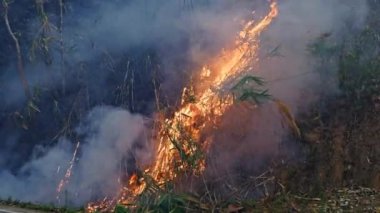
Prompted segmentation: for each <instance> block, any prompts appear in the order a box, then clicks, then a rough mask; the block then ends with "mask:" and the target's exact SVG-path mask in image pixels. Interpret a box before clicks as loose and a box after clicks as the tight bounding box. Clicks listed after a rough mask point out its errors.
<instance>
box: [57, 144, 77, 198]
mask: <svg viewBox="0 0 380 213" xmlns="http://www.w3.org/2000/svg"><path fill="white" fill-rule="evenodd" d="M79 145H80V142H79V141H78V143H77V146H76V147H75V150H74V153H73V157H72V158H71V160H70V163H69V168H67V170H66V173H65V176H64V177H63V178H62V180H61V181H60V182H59V184H58V187H57V200H59V195H60V193H61V192H62V189H63V188H64V186H65V185H66V184H67V183H68V182H69V179H70V177H71V173H72V170H73V166H74V162H75V158H76V156H77V153H78V149H79ZM58 171H59V167H58Z"/></svg>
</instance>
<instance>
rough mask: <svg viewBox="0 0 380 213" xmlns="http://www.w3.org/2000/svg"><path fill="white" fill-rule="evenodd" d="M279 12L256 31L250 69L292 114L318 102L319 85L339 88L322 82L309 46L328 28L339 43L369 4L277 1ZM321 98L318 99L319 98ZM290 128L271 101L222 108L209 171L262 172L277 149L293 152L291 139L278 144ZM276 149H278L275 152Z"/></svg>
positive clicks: (330, 71) (332, 74) (331, 71)
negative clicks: (256, 58) (256, 57)
mask: <svg viewBox="0 0 380 213" xmlns="http://www.w3.org/2000/svg"><path fill="white" fill-rule="evenodd" d="M278 3H279V16H278V18H276V19H275V20H274V22H273V23H272V24H271V25H270V26H269V27H268V29H266V30H265V31H264V32H263V34H262V35H261V49H260V62H259V66H258V68H257V69H256V70H254V71H253V72H252V73H250V74H252V75H255V76H260V77H262V78H263V79H264V80H265V81H266V82H267V83H266V85H265V86H264V87H263V88H264V89H265V88H266V89H269V94H270V95H272V96H273V97H274V98H276V99H279V100H281V101H283V102H284V103H285V104H286V105H287V106H288V107H289V108H290V110H291V111H292V113H293V114H294V116H297V114H298V113H301V112H304V111H305V110H307V109H309V106H310V105H311V104H319V103H320V102H319V100H320V99H319V98H320V93H321V91H324V90H326V89H327V90H328V91H327V92H328V93H329V94H330V95H332V94H336V93H338V92H339V90H338V89H337V84H336V82H329V83H328V82H324V81H325V79H322V77H321V73H320V70H319V68H320V66H321V64H320V61H318V60H316V57H315V56H313V55H311V53H310V52H309V50H308V48H309V45H310V44H312V43H313V42H315V41H316V40H317V39H318V38H320V37H321V36H323V35H324V34H327V35H326V36H327V37H328V38H327V39H328V42H329V43H331V44H333V45H338V44H341V43H342V42H343V41H344V40H346V39H349V38H350V36H353V35H355V33H357V32H358V31H360V30H362V29H364V28H365V21H366V16H367V13H368V6H367V2H366V1H364V0H363V1H357V0H286V1H279V2H278ZM328 62H329V63H327V64H326V65H325V66H324V67H323V72H324V73H326V74H327V75H329V77H328V78H329V79H335V78H336V77H337V76H336V73H337V60H336V58H333V57H331V58H329V60H328ZM321 104H323V103H321ZM289 134H291V131H289V126H288V125H287V124H286V122H284V119H283V117H282V116H281V114H280V112H279V110H278V108H277V107H276V105H275V104H274V103H273V102H268V103H266V104H263V105H261V106H259V108H258V109H255V110H249V109H246V108H245V107H244V106H235V107H233V108H232V109H231V112H227V113H226V115H225V116H224V118H223V122H222V125H221V127H220V129H219V130H217V131H216V133H215V136H214V138H215V141H214V146H215V148H214V153H213V156H212V159H211V165H212V166H211V168H209V169H210V172H211V174H213V175H216V176H219V175H225V176H224V177H226V178H227V179H228V177H231V176H233V174H237V173H239V172H242V173H244V172H253V173H255V172H256V173H257V172H262V170H263V169H268V166H270V163H271V161H272V159H274V158H276V157H277V154H285V155H288V156H287V157H290V156H292V155H297V156H298V157H300V156H299V154H297V153H296V152H297V149H296V148H295V147H294V145H293V144H292V145H291V144H287V145H286V146H285V147H284V146H282V142H284V140H286V136H288V135H289ZM280 152H281V153H280Z"/></svg>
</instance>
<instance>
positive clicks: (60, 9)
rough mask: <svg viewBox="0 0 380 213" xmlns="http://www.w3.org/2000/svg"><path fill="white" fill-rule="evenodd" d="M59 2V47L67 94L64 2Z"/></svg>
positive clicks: (63, 90) (60, 0) (59, 0)
mask: <svg viewBox="0 0 380 213" xmlns="http://www.w3.org/2000/svg"><path fill="white" fill-rule="evenodd" d="M58 2H59V17H60V24H59V28H58V32H59V46H60V54H61V64H60V69H61V74H62V92H63V94H65V93H66V73H65V67H64V66H65V61H64V60H65V47H64V43H63V0H58Z"/></svg>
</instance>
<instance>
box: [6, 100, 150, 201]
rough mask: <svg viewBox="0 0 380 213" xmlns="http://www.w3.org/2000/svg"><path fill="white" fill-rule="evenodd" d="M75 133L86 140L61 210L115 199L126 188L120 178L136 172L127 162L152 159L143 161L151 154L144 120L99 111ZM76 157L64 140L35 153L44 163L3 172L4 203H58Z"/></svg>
mask: <svg viewBox="0 0 380 213" xmlns="http://www.w3.org/2000/svg"><path fill="white" fill-rule="evenodd" d="M77 133H78V134H79V135H81V136H82V137H83V138H84V139H83V141H81V146H80V147H79V155H78V156H77V159H76V160H75V164H74V167H73V170H72V172H73V174H72V177H71V178H70V181H69V183H68V184H67V185H65V186H64V187H63V189H62V192H61V193H60V194H59V197H60V204H66V205H67V204H71V205H73V204H74V205H79V204H83V203H85V202H88V201H90V200H92V199H100V198H103V197H104V196H115V195H116V193H117V192H118V189H119V187H120V185H121V184H122V183H121V182H120V180H119V178H120V177H121V176H122V174H125V173H126V172H128V171H129V172H133V171H134V168H125V167H126V166H127V165H130V166H133V165H134V164H133V163H131V162H125V161H128V160H129V161H131V160H132V161H134V160H136V159H139V160H141V159H147V158H149V156H142V154H144V155H146V154H147V153H150V152H149V151H148V150H146V149H147V148H148V146H144V145H147V144H146V142H147V141H146V136H147V135H146V134H147V133H146V130H145V126H144V120H143V117H142V116H140V115H134V114H131V113H129V112H127V111H125V110H122V109H119V108H113V107H97V108H95V109H93V110H92V111H91V112H90V113H89V115H88V116H87V118H86V119H85V121H83V122H82V124H81V125H80V126H79V127H78V128H77ZM136 144H139V146H138V147H137V146H136ZM73 152H74V147H73V143H72V142H70V141H68V140H67V139H64V138H62V139H61V140H60V141H59V143H58V144H57V145H55V146H54V147H53V148H50V149H48V150H45V149H44V148H42V147H40V149H39V150H38V149H36V150H35V153H36V154H38V155H39V156H42V157H38V156H36V157H35V158H34V159H32V160H31V161H29V162H28V163H26V164H25V165H24V166H23V167H22V169H21V170H20V171H19V172H18V173H16V174H12V173H10V172H9V171H6V170H5V171H4V170H2V171H1V172H0V181H1V183H2V184H1V186H0V197H1V198H3V199H5V198H8V197H12V198H16V199H20V200H24V201H34V202H44V203H57V202H58V200H56V196H57V195H58V194H57V191H56V189H57V186H58V183H59V181H60V180H61V179H62V178H63V177H64V175H65V173H66V169H67V168H68V167H69V165H68V164H69V162H70V160H71V158H72V156H73ZM79 159H80V160H79ZM123 163H125V164H123ZM125 175H126V174H125ZM63 200H65V202H68V203H63V202H64V201H63Z"/></svg>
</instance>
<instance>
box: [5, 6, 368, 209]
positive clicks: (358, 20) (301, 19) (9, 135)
mask: <svg viewBox="0 0 380 213" xmlns="http://www.w3.org/2000/svg"><path fill="white" fill-rule="evenodd" d="M184 2H185V3H182V1H175V0H169V1H164V3H162V2H158V1H127V3H125V2H121V1H117V3H108V2H105V1H101V2H97V4H96V6H95V7H90V8H86V7H83V8H81V10H79V11H78V10H76V7H75V6H76V5H75V4H73V5H71V6H72V9H71V10H69V12H68V14H67V17H68V18H66V19H65V26H64V38H65V42H66V46H67V47H66V48H67V49H70V51H71V52H69V53H67V54H66V56H65V57H66V61H68V62H70V64H67V68H68V70H69V71H68V72H69V75H72V76H74V75H76V74H77V73H76V71H77V70H76V68H75V65H77V64H78V63H81V62H83V61H87V62H88V63H90V62H92V61H97V60H98V59H99V58H100V57H102V56H103V55H104V53H107V54H109V55H111V56H113V55H122V54H123V53H124V51H125V50H134V49H136V48H137V49H138V48H144V49H146V48H152V49H155V50H157V54H158V55H160V57H161V60H162V64H163V66H164V74H163V75H164V76H165V81H164V83H163V88H162V91H161V92H162V93H163V94H164V95H165V96H168V97H169V98H172V99H176V98H178V95H179V94H180V92H181V88H182V86H183V84H185V83H187V80H188V79H187V78H186V77H189V76H190V75H191V72H192V70H197V69H194V68H197V67H199V66H202V63H203V62H204V61H207V59H209V58H211V57H212V56H214V55H216V54H217V53H218V52H219V51H220V50H221V49H222V48H223V47H224V46H226V45H229V44H230V43H231V42H233V39H234V38H235V36H236V34H237V32H238V31H239V28H240V27H241V22H240V20H242V19H247V17H249V16H250V15H251V12H252V11H251V8H260V9H259V10H258V11H257V13H260V12H261V9H262V8H266V10H267V5H268V3H267V1H255V2H252V3H247V2H246V1H236V2H234V3H231V2H230V1H227V0H223V1H217V0H209V1H184ZM190 2H192V3H191V4H190ZM279 7H280V14H279V17H278V18H277V19H276V21H275V22H274V23H273V25H271V26H270V27H269V29H268V30H267V31H266V32H264V33H263V35H262V37H261V41H262V42H261V43H262V48H261V52H260V55H261V57H260V66H259V69H258V70H257V72H255V73H253V74H254V75H256V74H258V75H259V76H262V77H264V79H265V80H266V81H268V84H267V85H266V87H268V88H269V89H270V94H271V95H272V96H274V97H275V98H278V99H281V100H284V101H285V102H286V103H287V104H289V106H291V108H292V110H293V111H294V112H297V111H298V110H299V109H300V108H302V107H304V106H305V104H308V103H311V102H312V101H313V100H315V99H316V98H317V97H312V96H311V94H312V93H315V91H318V89H319V86H320V85H321V82H320V79H319V75H318V74H317V73H312V72H313V68H314V63H315V61H313V60H312V59H311V58H310V57H309V55H308V52H307V45H308V44H309V43H310V42H312V41H313V40H314V39H316V38H318V37H319V36H320V35H321V34H323V33H332V36H331V39H332V40H333V41H336V42H341V41H342V39H343V38H345V36H347V35H346V34H347V33H350V32H352V30H355V29H360V28H362V27H364V26H363V25H364V22H365V18H366V14H367V5H366V1H364V0H363V1H357V0H345V1H343V0H284V1H281V2H279ZM79 14H80V15H79ZM256 16H259V15H256ZM348 22H349V23H350V25H349V27H348V26H347V23H348ZM34 26H35V25H32V26H30V28H31V29H30V30H32V29H34ZM276 47H279V48H278V54H279V55H277V56H268V54H269V53H270V52H271V51H273V50H274V49H276ZM53 55H54V56H53V58H59V52H54V54H53ZM97 65H98V64H97V63H94V65H92V66H90V70H91V72H90V74H89V79H90V80H89V81H90V83H91V85H93V87H94V88H95V89H94V96H96V97H99V96H101V95H103V96H107V95H109V94H110V93H109V92H108V91H105V90H106V89H105V88H106V83H107V82H106V79H107V78H106V75H107V73H109V72H107V69H105V68H104V69H103V68H102V67H98V66H97ZM71 68H72V69H71ZM333 68H334V66H332V69H331V72H332V73H333V71H334V70H333ZM43 69H47V68H46V67H44V65H43V64H34V65H28V66H27V72H28V73H29V74H28V78H29V80H30V82H31V84H32V85H36V84H40V83H41V82H49V83H50V84H53V85H55V84H58V82H50V78H48V76H45V75H39V77H38V79H37V77H35V76H37V75H36V71H37V70H43ZM49 69H53V70H58V69H59V63H58V61H54V62H53V64H52V66H51V67H50V68H49ZM136 72H143V71H142V70H139V69H136ZM13 73H14V67H13V65H10V66H9V67H8V68H7V69H6V72H5V73H4V74H2V75H1V78H2V79H3V81H4V79H6V81H7V82H9V83H7V84H6V86H5V87H4V90H3V91H5V92H3V94H2V96H3V97H4V103H5V104H9V105H12V104H15V103H19V102H20V101H22V100H23V95H22V88H21V87H20V86H19V85H18V84H19V80H18V79H17V76H14V75H13ZM303 73H309V74H306V75H302V74H303ZM294 76H300V77H296V78H294ZM289 78H290V79H291V80H281V81H279V79H289ZM57 81H58V80H57ZM68 84H70V83H68ZM322 85H323V84H322ZM68 87H70V85H68ZM2 89H3V88H2ZM11 92H12V95H6V94H10V93H11ZM305 97H307V98H305ZM99 99H100V100H102V99H101V98H99ZM150 101H151V102H152V100H150ZM151 105H153V103H151ZM42 110H43V108H42ZM236 115H239V116H236ZM240 118H244V119H240ZM222 123H223V125H222V126H221V128H220V129H219V130H217V131H216V132H215V133H213V134H214V144H215V147H214V157H215V162H216V163H217V164H218V163H219V164H218V165H216V168H219V167H218V166H221V167H223V169H226V170H230V169H231V168H232V167H234V166H236V165H237V164H239V166H241V167H239V168H244V169H246V170H255V169H256V168H257V167H260V166H261V165H262V162H263V160H264V159H267V158H268V157H270V156H272V155H274V154H276V153H278V151H279V150H278V147H279V144H280V143H281V141H282V139H283V138H284V136H285V135H286V134H287V133H288V132H287V130H286V129H285V128H282V124H281V116H280V114H279V113H278V112H277V111H276V108H275V107H274V106H270V104H268V105H267V104H265V105H263V106H262V108H260V109H258V110H256V111H249V110H248V111H243V110H240V109H239V108H238V107H237V108H236V109H231V112H229V113H227V114H226V115H225V116H224V118H223V122H222ZM241 127H244V128H241ZM239 131H240V132H239ZM76 133H77V134H78V135H80V136H81V138H83V140H81V145H80V148H79V154H78V157H77V159H76V161H75V165H74V169H73V176H72V178H71V179H70V182H69V183H68V184H67V185H66V186H65V187H64V189H63V190H64V191H65V193H67V196H68V197H69V202H70V204H74V205H81V204H84V203H86V202H88V201H91V200H94V199H99V198H103V197H105V196H112V195H115V193H117V189H118V188H119V186H120V184H121V183H120V181H119V177H120V173H121V172H122V171H125V170H128V168H126V169H125V168H124V167H125V165H129V163H128V162H127V163H125V164H123V163H122V162H124V161H129V160H132V161H133V160H139V159H140V160H143V161H147V160H149V159H151V158H152V155H153V153H152V151H151V149H152V148H151V147H152V143H151V142H150V141H149V139H147V138H148V137H147V135H149V134H150V133H149V130H148V128H147V127H146V125H145V124H144V119H143V116H142V115H139V114H137V113H130V112H129V111H128V110H125V109H121V108H115V107H104V106H103V107H96V108H94V109H92V110H91V112H90V113H88V115H87V116H86V117H85V119H84V120H82V121H81V123H80V124H79V125H78V128H77V129H76ZM0 135H1V136H4V137H2V139H1V150H2V151H0V153H1V154H2V155H3V156H2V158H1V159H0V166H1V167H0V183H1V185H0V198H8V197H12V198H16V199H19V200H23V201H34V202H44V203H47V202H53V203H54V202H57V201H56V187H57V185H58V183H59V181H60V180H61V179H62V178H63V176H64V174H65V172H66V168H68V166H69V165H68V163H69V162H70V160H71V158H72V154H73V150H74V148H75V144H76V141H70V139H67V138H61V139H59V141H58V143H57V144H56V145H55V146H53V147H50V148H49V149H47V148H45V147H44V146H36V147H34V151H33V153H35V154H34V155H33V157H32V158H31V160H30V161H28V162H26V163H25V164H24V165H23V166H22V168H21V169H19V171H17V172H14V171H10V170H9V169H8V168H6V165H5V164H6V163H5V162H6V160H5V159H7V158H8V157H9V156H11V155H12V154H13V153H6V152H7V151H5V150H16V148H17V147H16V146H15V144H17V141H18V133H13V132H6V131H3V130H0ZM31 143H38V142H36V141H31ZM10 147H12V148H10ZM15 147H16V148H15ZM252 156H253V157H252ZM9 158H10V157H9ZM132 164H133V163H132ZM221 164H223V165H221ZM121 168H122V169H121ZM252 168H253V169H252ZM131 170H133V168H131ZM62 196H64V195H62V194H61V198H62ZM62 199H63V198H62Z"/></svg>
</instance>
